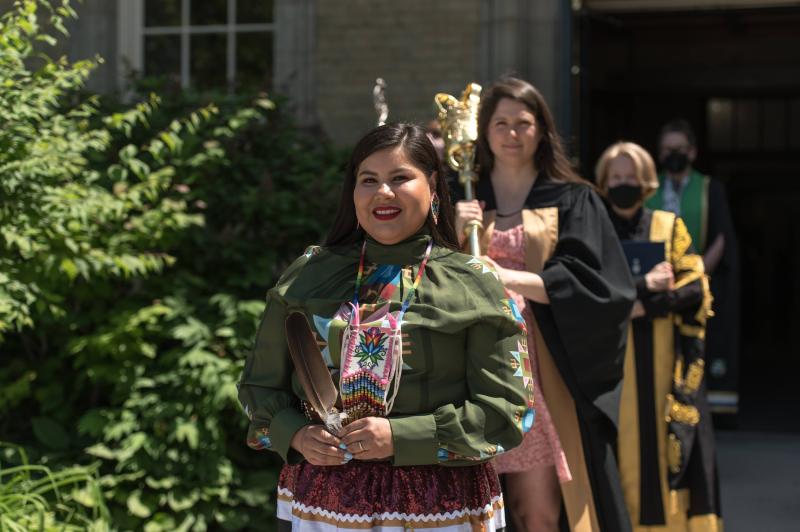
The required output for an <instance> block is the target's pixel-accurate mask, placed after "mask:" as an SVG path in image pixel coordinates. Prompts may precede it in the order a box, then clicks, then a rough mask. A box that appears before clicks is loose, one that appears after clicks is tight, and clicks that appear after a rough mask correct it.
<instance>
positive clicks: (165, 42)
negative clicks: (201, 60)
mask: <svg viewBox="0 0 800 532" xmlns="http://www.w3.org/2000/svg"><path fill="white" fill-rule="evenodd" d="M144 73H145V75H146V76H166V77H169V78H173V79H175V80H180V75H181V37H180V35H148V36H146V37H145V39H144Z"/></svg>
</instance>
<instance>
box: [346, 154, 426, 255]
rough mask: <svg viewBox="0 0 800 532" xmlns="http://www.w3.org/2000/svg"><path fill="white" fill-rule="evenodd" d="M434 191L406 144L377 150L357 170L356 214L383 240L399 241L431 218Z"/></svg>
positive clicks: (374, 236) (365, 227)
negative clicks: (429, 214)
mask: <svg viewBox="0 0 800 532" xmlns="http://www.w3.org/2000/svg"><path fill="white" fill-rule="evenodd" d="M431 177H432V179H436V176H435V175H434V176H431ZM431 195H432V192H431V183H430V181H429V179H428V176H426V175H425V173H424V172H423V171H422V170H420V169H419V168H417V167H416V166H414V164H413V162H412V161H411V160H410V159H409V158H408V157H407V156H406V154H405V150H404V149H403V147H402V146H400V147H397V148H388V149H385V150H380V151H376V152H375V153H373V154H371V155H370V156H369V157H367V158H366V159H364V161H363V162H362V163H361V164H360V165H359V167H358V171H357V172H356V184H355V189H354V190H353V202H354V203H355V207H356V218H358V223H359V224H360V225H361V227H362V228H363V229H364V231H366V232H367V234H369V235H370V236H371V237H372V238H374V239H375V240H377V241H378V242H380V243H381V244H387V245H391V244H397V243H398V242H402V241H403V240H405V239H407V238H408V237H410V236H411V235H413V234H414V233H416V232H417V231H419V230H420V228H422V226H423V225H424V224H425V221H426V220H427V218H428V213H429V211H430V207H431Z"/></svg>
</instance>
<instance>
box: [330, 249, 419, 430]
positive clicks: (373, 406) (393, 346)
mask: <svg viewBox="0 0 800 532" xmlns="http://www.w3.org/2000/svg"><path fill="white" fill-rule="evenodd" d="M432 247H433V240H431V241H430V242H429V243H428V248H427V249H426V250H425V257H424V258H423V259H422V263H421V264H420V266H419V271H418V272H417V276H416V278H415V279H414V284H413V285H412V286H411V289H410V290H409V291H408V294H406V297H405V299H404V300H403V304H402V306H401V307H400V310H399V311H397V312H394V313H392V312H390V311H389V304H388V303H387V304H386V305H385V306H383V307H382V308H381V309H379V310H377V311H376V312H374V313H373V314H371V315H370V316H368V317H366V318H364V319H363V320H362V319H361V313H360V306H359V301H358V295H359V291H360V289H361V283H362V280H363V277H364V258H365V255H366V242H364V245H363V246H362V248H361V260H360V262H359V266H358V275H357V277H356V288H355V295H354V296H353V301H352V302H349V303H346V304H345V305H347V306H348V307H349V308H348V309H347V310H348V312H347V313H348V314H349V320H348V323H347V327H346V328H345V331H344V335H343V337H342V358H341V380H340V388H341V398H342V408H343V410H344V411H345V413H346V414H347V421H348V422H352V421H354V420H356V419H360V418H363V417H367V416H386V415H388V414H389V412H390V411H391V410H392V406H393V405H394V399H395V397H397V391H398V389H399V386H400V377H401V375H402V372H403V342H402V339H401V332H400V330H401V327H402V323H403V316H404V315H405V313H406V310H408V307H409V305H410V304H411V299H412V298H413V297H414V292H415V291H416V290H417V288H418V287H419V284H420V281H421V280H422V275H423V273H424V272H425V265H426V264H427V263H428V258H430V255H431V248H432ZM343 310H344V309H343Z"/></svg>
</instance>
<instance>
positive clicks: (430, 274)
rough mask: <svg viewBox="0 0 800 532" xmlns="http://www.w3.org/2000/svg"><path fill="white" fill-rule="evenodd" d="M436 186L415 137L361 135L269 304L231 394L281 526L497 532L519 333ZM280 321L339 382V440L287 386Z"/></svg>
mask: <svg viewBox="0 0 800 532" xmlns="http://www.w3.org/2000/svg"><path fill="white" fill-rule="evenodd" d="M442 175H443V174H442V171H441V167H440V162H439V159H438V157H437V155H436V152H435V150H434V148H433V145H432V144H431V143H430V141H429V140H428V138H427V137H426V135H425V132H424V130H423V129H421V128H419V127H416V126H410V125H404V124H390V125H386V126H381V127H379V128H376V129H374V130H372V131H371V132H369V133H368V134H367V135H366V136H365V137H364V138H362V139H361V141H360V142H359V143H358V145H357V146H356V148H355V150H354V152H353V154H352V156H351V159H350V162H349V164H348V168H347V172H346V176H345V182H344V187H343V192H342V198H341V202H340V205H339V212H338V214H337V217H336V220H335V221H334V224H333V227H332V229H331V232H330V234H329V235H328V238H327V240H326V242H325V245H324V246H323V247H312V248H309V250H307V251H306V253H305V254H304V255H303V256H301V257H300V258H298V259H297V260H296V261H295V262H294V263H293V264H292V265H291V266H290V267H289V268H288V269H287V271H286V272H285V273H284V275H283V277H282V278H281V279H280V280H279V281H278V284H277V285H276V286H275V287H274V288H273V289H272V290H270V291H269V293H268V295H267V307H266V310H265V311H264V317H263V320H262V323H261V327H260V330H259V332H258V337H257V340H256V348H255V350H254V352H253V353H252V354H251V356H250V357H249V358H248V360H247V363H246V366H245V369H244V374H243V376H242V379H241V383H240V390H239V397H240V400H241V402H242V404H243V406H244V408H245V411H246V413H247V415H248V417H249V419H250V429H249V433H248V444H249V445H250V446H251V447H252V448H254V449H259V450H260V449H269V450H272V451H275V452H277V453H278V454H280V455H281V457H282V458H283V459H284V460H285V461H286V465H284V467H283V469H282V471H281V475H280V481H279V485H278V519H279V527H280V529H281V530H289V529H291V530H300V531H302V530H312V529H313V530H315V531H324V530H338V529H341V528H345V529H346V528H359V529H372V530H382V529H388V528H392V529H396V527H404V528H417V527H426V528H446V529H447V530H453V531H460V530H464V531H467V530H473V529H474V528H475V527H479V528H481V529H484V530H497V529H501V528H503V527H504V526H505V517H504V514H503V501H502V494H501V492H500V487H499V483H498V479H497V475H496V474H495V472H494V469H493V468H492V465H491V464H490V463H489V460H490V459H491V458H492V457H494V456H496V455H497V454H499V453H502V452H504V451H505V450H508V449H510V448H512V447H515V446H516V445H518V444H519V443H520V442H521V441H522V436H523V433H524V432H526V431H527V430H528V429H529V428H530V426H531V425H532V423H533V410H532V399H531V398H532V394H531V392H532V383H533V379H532V375H531V372H530V365H529V361H528V357H527V339H526V334H525V329H524V328H525V325H524V320H522V318H521V316H520V313H519V310H518V308H517V307H516V305H515V304H514V301H513V299H511V298H509V297H508V295H507V294H506V293H505V292H504V290H503V287H502V285H501V284H500V282H499V281H498V280H497V276H496V274H495V272H494V271H493V270H491V269H490V268H488V267H487V265H486V264H485V263H484V262H482V261H481V260H479V259H476V258H474V257H471V256H469V255H464V254H462V253H459V252H458V251H456V248H457V240H456V236H455V231H454V228H453V211H452V207H451V205H450V200H449V196H448V190H447V185H446V182H445V180H444V179H440V176H442ZM292 312H301V313H302V314H303V315H304V316H305V317H306V318H307V319H308V321H309V322H310V323H312V324H313V328H314V329H315V338H316V340H317V344H318V345H319V348H320V349H321V356H322V358H323V359H324V360H325V362H326V364H327V367H328V368H330V370H331V372H332V373H333V374H334V376H335V377H336V379H337V380H338V381H339V383H338V384H339V386H338V390H339V391H340V399H341V405H342V407H341V408H342V409H343V411H344V414H345V417H344V420H343V425H344V427H343V428H342V429H341V430H337V429H336V428H332V429H330V430H327V429H326V426H325V425H323V424H322V423H320V416H319V415H318V413H317V412H315V411H314V409H313V408H311V407H310V405H309V401H307V399H308V397H307V394H306V393H305V392H304V387H303V386H301V385H300V381H299V380H298V372H297V371H296V370H295V368H294V366H293V364H292V358H291V357H290V354H289V350H288V348H287V337H286V336H287V333H286V332H285V331H286V329H285V325H284V323H285V321H286V318H287V316H288V315H289V314H290V313H292ZM290 340H291V339H290ZM310 402H313V401H310ZM329 427H330V425H329Z"/></svg>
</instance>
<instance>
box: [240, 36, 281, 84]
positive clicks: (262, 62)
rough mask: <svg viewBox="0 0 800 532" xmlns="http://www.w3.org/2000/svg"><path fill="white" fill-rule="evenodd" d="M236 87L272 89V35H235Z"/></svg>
mask: <svg viewBox="0 0 800 532" xmlns="http://www.w3.org/2000/svg"><path fill="white" fill-rule="evenodd" d="M236 85H237V87H239V88H241V89H244V90H262V89H263V90H268V89H271V88H272V34H271V33H239V34H237V35H236Z"/></svg>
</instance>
